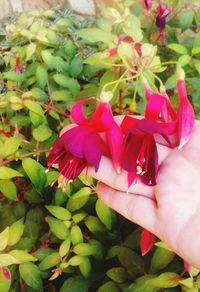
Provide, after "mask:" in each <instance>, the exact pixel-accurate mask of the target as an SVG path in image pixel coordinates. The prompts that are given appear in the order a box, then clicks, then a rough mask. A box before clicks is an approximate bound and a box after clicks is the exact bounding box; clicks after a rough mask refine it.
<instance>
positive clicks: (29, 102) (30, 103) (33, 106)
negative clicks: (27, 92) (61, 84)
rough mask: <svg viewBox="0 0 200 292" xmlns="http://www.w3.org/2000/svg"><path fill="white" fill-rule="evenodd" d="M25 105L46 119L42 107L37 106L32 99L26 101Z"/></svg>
mask: <svg viewBox="0 0 200 292" xmlns="http://www.w3.org/2000/svg"><path fill="white" fill-rule="evenodd" d="M24 105H25V106H26V107H27V108H28V109H29V110H30V111H31V112H33V113H35V114H37V115H38V116H40V117H41V118H43V119H45V115H44V112H43V109H42V107H41V106H40V105H39V104H37V103H36V102H35V101H33V100H30V99H26V100H24Z"/></svg>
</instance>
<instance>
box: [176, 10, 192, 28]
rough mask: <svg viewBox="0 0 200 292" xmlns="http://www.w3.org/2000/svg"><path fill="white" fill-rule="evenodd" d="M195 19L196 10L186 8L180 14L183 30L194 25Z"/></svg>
mask: <svg viewBox="0 0 200 292" xmlns="http://www.w3.org/2000/svg"><path fill="white" fill-rule="evenodd" d="M193 20H194V12H193V11H192V10H190V9H184V10H183V12H182V13H181V15H180V18H179V21H180V27H181V28H182V30H186V29H188V28H189V27H191V26H192V23H193Z"/></svg>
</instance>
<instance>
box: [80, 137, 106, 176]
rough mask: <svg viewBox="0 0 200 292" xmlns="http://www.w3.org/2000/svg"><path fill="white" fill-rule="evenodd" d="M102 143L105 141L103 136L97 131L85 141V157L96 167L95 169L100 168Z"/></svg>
mask: <svg viewBox="0 0 200 292" xmlns="http://www.w3.org/2000/svg"><path fill="white" fill-rule="evenodd" d="M102 145H103V142H102V141H101V138H100V137H99V136H98V134H96V133H95V132H91V133H90V134H89V135H88V137H87V139H86V140H85V142H84V149H83V151H84V157H85V158H86V160H87V162H88V163H89V164H90V165H91V166H93V167H94V168H95V171H97V170H98V168H99V163H100V160H101V156H102V154H103V149H102Z"/></svg>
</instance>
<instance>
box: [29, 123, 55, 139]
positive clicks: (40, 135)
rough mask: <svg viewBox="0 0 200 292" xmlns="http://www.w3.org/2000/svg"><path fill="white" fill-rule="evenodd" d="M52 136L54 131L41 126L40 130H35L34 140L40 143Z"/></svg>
mask: <svg viewBox="0 0 200 292" xmlns="http://www.w3.org/2000/svg"><path fill="white" fill-rule="evenodd" d="M51 135H52V130H51V129H50V128H49V127H48V126H46V125H40V126H39V127H38V128H36V129H33V138H34V139H35V140H36V141H38V142H44V141H46V140H47V139H49V138H50V137H51Z"/></svg>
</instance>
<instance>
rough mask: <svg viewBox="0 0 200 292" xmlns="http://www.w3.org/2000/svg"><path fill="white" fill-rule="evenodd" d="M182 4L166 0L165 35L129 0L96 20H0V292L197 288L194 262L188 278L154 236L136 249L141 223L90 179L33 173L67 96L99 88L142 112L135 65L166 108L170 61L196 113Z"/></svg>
mask: <svg viewBox="0 0 200 292" xmlns="http://www.w3.org/2000/svg"><path fill="white" fill-rule="evenodd" d="M184 2H185V1H173V9H172V12H171V14H170V15H169V17H168V20H167V25H166V39H160V38H159V30H158V28H157V27H156V25H155V13H154V12H153V10H152V11H151V13H149V11H147V10H145V9H144V6H143V5H142V4H141V2H139V1H115V4H114V5H113V7H112V8H110V9H104V8H103V9H102V14H101V16H100V17H99V18H98V19H97V20H96V21H93V20H80V19H79V18H77V17H75V16H74V15H73V14H72V13H71V12H70V11H68V10H66V11H59V10H56V11H51V10H49V11H43V12H30V13H27V14H21V15H19V16H16V17H15V16H14V17H13V18H12V19H10V20H6V21H5V22H2V24H1V26H0V68H1V73H0V97H1V99H0V115H1V120H0V159H1V166H0V191H1V202H0V220H1V227H0V229H1V230H0V231H1V233H0V267H1V268H0V269H1V270H0V287H2V288H0V290H1V291H8V290H9V289H10V290H9V291H11V292H12V291H13V292H14V291H28V292H31V291H51V290H53V289H54V290H55V289H56V291H60V292H62V291H63V292H64V291H65V292H66V291H70V292H73V291H74V292H79V291H80V292H84V291H99V292H103V291H108V290H110V291H126V292H132V291H159V290H161V289H162V291H163V290H165V291H180V289H182V291H198V287H200V276H199V273H198V271H193V273H194V275H193V276H194V277H193V278H192V277H189V275H187V272H186V271H185V270H184V266H183V263H182V260H181V259H180V258H178V257H177V256H175V255H174V253H173V252H172V251H170V250H168V249H167V248H166V247H165V245H164V244H162V243H160V244H159V243H158V247H155V249H154V250H153V251H152V252H150V253H149V254H147V255H145V256H144V257H142V256H141V252H140V248H139V240H140V234H141V229H140V228H139V227H137V226H136V225H134V224H133V223H131V222H128V221H127V220H125V219H124V218H122V217H120V216H119V215H117V214H115V212H114V211H112V210H110V209H109V208H108V207H107V206H106V205H105V204H104V203H103V202H101V201H100V200H99V199H97V197H96V194H95V183H96V182H95V181H94V180H93V179H92V178H89V177H87V178H86V177H85V176H84V175H83V174H81V175H80V176H79V178H78V179H76V180H75V181H73V182H72V183H70V184H68V185H67V186H65V187H63V177H62V176H61V175H59V173H58V171H57V169H56V168H54V169H52V168H51V169H50V170H49V171H48V172H47V171H45V169H46V168H47V165H46V156H47V155H48V152H49V149H50V147H51V146H52V145H53V143H54V141H55V140H56V138H57V137H58V135H59V132H60V130H61V129H62V128H63V127H64V126H65V125H67V124H68V123H69V122H70V117H69V110H70V108H71V106H72V105H73V104H74V102H75V101H77V100H79V99H82V98H84V97H88V96H97V97H98V96H99V95H100V93H101V92H102V90H109V91H112V93H113V96H114V97H113V99H112V100H111V104H112V107H113V111H114V113H120V114H125V113H129V112H135V113H137V114H141V113H142V112H143V109H144V106H145V98H144V92H143V90H142V86H141V79H140V74H141V73H142V74H144V76H145V77H146V78H147V80H148V81H149V82H150V84H151V85H152V87H154V88H156V89H157V88H158V87H159V86H160V85H161V86H163V83H162V81H161V80H164V81H165V82H164V85H165V87H166V89H167V90H168V93H169V94H170V96H171V100H172V102H173V103H174V104H175V105H176V103H177V99H176V92H174V90H172V89H174V85H175V82H176V76H175V64H176V63H177V62H178V63H179V64H180V65H181V66H182V67H184V70H185V72H186V82H187V85H188V92H189V96H190V99H191V101H192V102H193V105H194V107H195V111H196V114H197V117H199V114H200V103H199V101H200V94H199V88H200V85H199V84H200V83H199V80H200V77H199V74H200V63H199V62H200V61H199V60H198V59H199V55H200V34H199V32H198V28H199V24H200V10H199V9H198V8H196V5H195V2H196V1H190V2H191V3H190V4H188V3H187V6H186V5H185V3H184ZM156 5H157V4H156V1H154V2H153V8H152V9H154V8H155V7H156ZM128 7H129V9H128ZM122 34H126V35H129V36H130V37H131V38H133V40H134V42H135V43H139V44H140V45H141V52H142V58H139V57H138V55H137V47H135V48H134V49H133V47H131V45H130V43H129V42H122V43H121V44H119V39H118V38H119V36H120V35H122ZM116 47H117V48H118V50H117V54H114V55H112V54H111V52H112V51H110V50H111V49H113V48H116ZM132 56H133V59H134V61H135V63H134V64H130V63H129V59H130V57H132ZM139 60H140V61H141V63H140V67H139V63H138V62H139ZM136 67H137V70H138V68H139V69H140V70H139V74H136V75H134V74H135V73H134V72H135V69H136ZM130 72H131V73H130ZM86 111H87V114H88V115H90V113H91V112H92V111H93V105H92V104H90V105H89V106H88V107H87V108H86ZM57 180H58V185H59V186H61V188H58V185H57ZM2 267H4V269H7V270H3V268H2ZM9 271H10V273H11V283H10V280H9V277H8V275H9ZM6 275H7V277H6ZM10 285H11V288H10ZM174 287H175V288H174ZM170 288H173V289H170ZM191 289H193V290H191Z"/></svg>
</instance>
